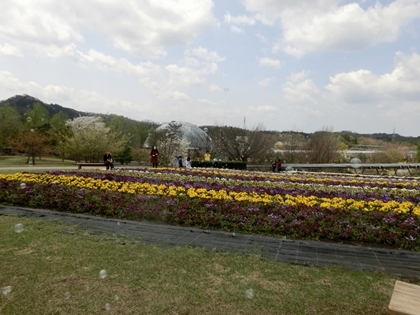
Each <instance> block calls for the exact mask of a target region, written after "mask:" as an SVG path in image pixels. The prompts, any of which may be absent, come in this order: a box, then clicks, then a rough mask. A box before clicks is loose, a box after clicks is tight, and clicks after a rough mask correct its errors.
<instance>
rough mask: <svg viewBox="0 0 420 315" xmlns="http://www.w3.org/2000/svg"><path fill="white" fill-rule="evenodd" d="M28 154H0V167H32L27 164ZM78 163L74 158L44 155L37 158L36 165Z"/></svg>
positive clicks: (68, 164) (70, 164)
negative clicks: (66, 158) (63, 158)
mask: <svg viewBox="0 0 420 315" xmlns="http://www.w3.org/2000/svg"><path fill="white" fill-rule="evenodd" d="M27 160H28V157H27V156H23V155H13V156H9V155H7V156H5V155H3V156H0V167H14V166H18V167H30V166H29V165H28V164H26V161H27ZM75 164H76V163H75V162H74V161H72V160H64V161H62V160H61V158H58V157H54V156H43V157H41V159H39V158H38V157H37V158H36V159H35V166H74V165H75Z"/></svg>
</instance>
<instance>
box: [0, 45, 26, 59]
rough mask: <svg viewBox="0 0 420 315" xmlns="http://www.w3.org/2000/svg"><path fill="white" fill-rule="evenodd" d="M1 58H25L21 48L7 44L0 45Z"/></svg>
mask: <svg viewBox="0 0 420 315" xmlns="http://www.w3.org/2000/svg"><path fill="white" fill-rule="evenodd" d="M0 56H10V57H23V54H22V51H21V50H20V49H19V47H16V46H13V45H9V44H8V43H6V44H4V45H1V44H0Z"/></svg>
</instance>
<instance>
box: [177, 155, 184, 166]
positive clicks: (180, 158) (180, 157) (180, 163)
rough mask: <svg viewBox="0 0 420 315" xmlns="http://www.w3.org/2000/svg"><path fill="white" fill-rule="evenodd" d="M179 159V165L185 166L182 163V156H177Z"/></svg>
mask: <svg viewBox="0 0 420 315" xmlns="http://www.w3.org/2000/svg"><path fill="white" fill-rule="evenodd" d="M176 158H177V160H178V166H179V167H184V165H183V164H182V156H176Z"/></svg>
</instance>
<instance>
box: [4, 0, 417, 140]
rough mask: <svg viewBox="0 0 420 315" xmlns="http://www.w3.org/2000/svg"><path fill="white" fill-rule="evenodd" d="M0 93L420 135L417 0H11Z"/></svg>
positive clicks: (277, 126)
mask: <svg viewBox="0 0 420 315" xmlns="http://www.w3.org/2000/svg"><path fill="white" fill-rule="evenodd" d="M0 20H1V21H2V23H1V25H0V99H1V100H4V99H7V98H9V97H11V96H14V95H16V94H29V95H32V96H34V97H37V98H39V99H40V100H42V101H44V102H46V103H56V104H60V105H62V106H65V107H70V108H74V109H77V110H80V111H87V112H94V113H109V114H118V115H122V116H125V117H129V118H132V119H136V120H152V121H155V122H161V123H164V122H168V121H172V120H180V121H187V122H190V123H193V124H196V125H229V126H235V127H243V126H244V118H245V127H246V128H250V129H252V128H255V127H256V126H264V127H265V129H267V130H278V131H283V130H294V131H303V132H314V131H317V130H322V129H326V128H328V129H333V130H334V131H341V130H349V131H353V132H358V133H380V132H384V133H392V132H393V131H394V130H395V132H396V133H398V134H401V135H405V136H420V124H419V121H420V47H419V46H420V0H395V1H390V0H387V1H385V0H378V1H371V0H364V1H340V0H299V1H296V0H282V1H280V0H200V1H196V0H126V1H117V0H107V1H102V0H73V1H54V0H39V1H26V0H2V10H1V12H0Z"/></svg>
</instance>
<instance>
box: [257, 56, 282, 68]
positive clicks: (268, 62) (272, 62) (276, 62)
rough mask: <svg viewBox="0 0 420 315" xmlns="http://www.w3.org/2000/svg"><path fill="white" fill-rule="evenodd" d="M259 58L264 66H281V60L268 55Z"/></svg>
mask: <svg viewBox="0 0 420 315" xmlns="http://www.w3.org/2000/svg"><path fill="white" fill-rule="evenodd" d="M259 60H260V65H262V66H267V67H274V68H278V67H280V60H277V59H271V58H268V57H265V58H259Z"/></svg>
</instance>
